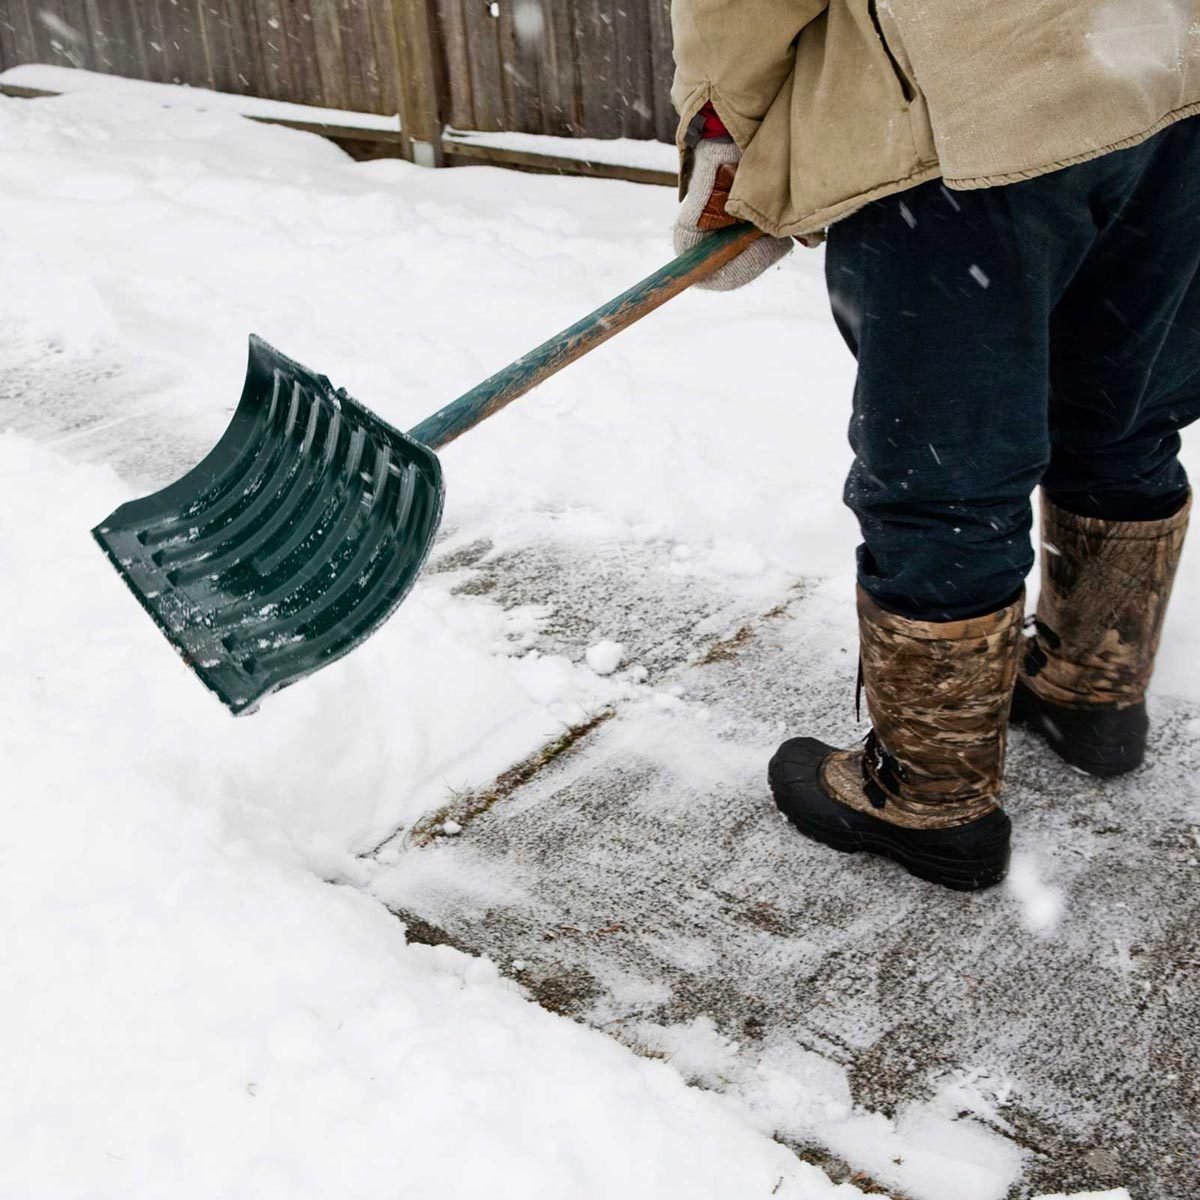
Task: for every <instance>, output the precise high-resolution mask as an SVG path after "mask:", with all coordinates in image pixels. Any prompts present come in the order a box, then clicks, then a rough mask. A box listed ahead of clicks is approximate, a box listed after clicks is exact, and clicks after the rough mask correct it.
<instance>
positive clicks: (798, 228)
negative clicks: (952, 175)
mask: <svg viewBox="0 0 1200 1200" xmlns="http://www.w3.org/2000/svg"><path fill="white" fill-rule="evenodd" d="M941 173H942V169H941V167H940V166H938V165H937V163H931V164H924V165H921V166H918V167H917V169H916V170H915V171H913V172H912V174H911V175H905V176H904V177H903V178H901V179H893V180H890V181H889V182H887V183H881V184H879V185H877V186H876V187H873V188H871V189H870V190H869V191H866V192H860V193H859V194H858V195H855V196H848V197H847V198H846V199H845V200H839V201H837V202H836V203H834V204H829V205H826V206H825V207H824V208H820V209H817V210H816V211H815V212H812V213H810V214H808V215H807V216H804V217H801V218H800V219H799V220H797V221H787V222H780V221H776V220H774V219H773V218H771V217H768V216H767V215H766V213H763V212H760V211H759V210H758V209H756V208H755V207H754V205H752V204H750V203H748V202H747V201H745V200H742V199H737V198H735V199H731V200H729V202H728V203H727V204H726V205H725V210H726V212H730V213H732V214H733V215H734V216H735V217H743V218H744V219H745V220H747V221H751V222H752V223H753V224H755V225H756V226H758V228H759V229H761V230H762V231H763V232H764V233H769V234H770V235H771V236H772V237H802V236H805V235H811V234H814V233H819V232H820V231H821V230H823V229H826V228H828V227H829V226H830V225H832V224H834V222H836V221H840V220H842V219H843V218H845V217H848V216H850V215H851V213H855V212H857V211H858V210H859V209H860V208H863V207H865V206H866V205H868V204H870V203H871V202H872V201H874V200H882V199H883V198H884V197H885V196H894V195H895V194H896V193H897V192H907V191H909V190H910V189H912V188H915V187H919V186H920V185H921V184H923V183H928V182H929V181H930V180H931V179H938V178H940V176H941Z"/></svg>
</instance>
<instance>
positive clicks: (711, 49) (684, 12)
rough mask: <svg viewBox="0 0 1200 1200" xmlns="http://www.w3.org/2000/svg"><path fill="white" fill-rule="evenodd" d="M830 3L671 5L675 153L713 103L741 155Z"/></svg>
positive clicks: (703, 1)
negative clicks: (803, 39) (807, 32)
mask: <svg viewBox="0 0 1200 1200" xmlns="http://www.w3.org/2000/svg"><path fill="white" fill-rule="evenodd" d="M828 6H829V0H672V3H671V27H672V32H673V34H674V38H675V82H674V86H673V87H672V88H671V99H672V100H673V101H674V102H675V107H676V109H678V111H679V118H680V120H679V132H678V134H677V136H676V141H677V142H678V144H679V147H680V149H684V148H686V147H687V146H689V145H693V144H694V143H695V141H696V140H697V138H698V136H699V131H698V130H697V131H696V134H695V136H689V132H690V130H691V126H692V124H693V122H694V120H695V118H696V116H697V114H698V113H699V112H700V110H701V109H702V108H703V107H704V106H705V104H708V103H710V102H711V104H712V106H713V108H715V109H716V111H717V114H718V115H719V116H720V118H721V120H722V121H723V122H724V123H725V127H726V128H727V129H728V130H729V133H730V136H731V137H732V138H733V140H734V141H735V142H737V144H738V145H739V146H741V148H742V149H743V150H744V149H745V148H746V146H747V145H748V144H749V142H750V139H751V138H752V137H753V136H754V134H755V132H756V131H757V130H758V125H759V122H760V121H761V120H762V119H763V116H764V115H765V114H766V111H767V109H768V108H770V106H771V101H772V100H774V99H775V97H776V96H777V95H778V94H779V89H780V88H781V87H782V86H783V84H784V83H785V81H786V80H787V78H788V76H789V75H790V74H791V71H792V64H793V62H794V60H795V55H796V38H797V37H798V36H799V35H800V31H801V30H802V29H803V28H804V27H805V26H806V25H807V24H808V23H809V22H810V21H813V20H815V19H816V18H817V17H819V16H820V15H821V14H822V13H823V12H824V11H825V9H826V8H827V7H828Z"/></svg>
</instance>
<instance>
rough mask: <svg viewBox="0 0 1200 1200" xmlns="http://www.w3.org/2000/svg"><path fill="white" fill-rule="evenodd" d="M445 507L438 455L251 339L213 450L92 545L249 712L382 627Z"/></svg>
mask: <svg viewBox="0 0 1200 1200" xmlns="http://www.w3.org/2000/svg"><path fill="white" fill-rule="evenodd" d="M442 499H443V485H442V471H441V466H440V464H439V463H438V459H437V455H435V454H434V453H433V451H432V450H430V449H429V448H428V447H427V446H425V445H423V444H422V443H421V442H418V441H415V440H414V439H413V438H411V437H409V436H408V435H407V434H404V433H401V432H400V431H399V430H398V429H394V428H392V426H390V425H388V424H387V423H386V422H384V421H381V420H380V419H379V418H378V417H377V416H375V415H374V413H372V412H371V411H370V410H368V409H366V408H364V407H363V406H362V405H361V404H359V403H358V402H357V401H355V400H353V399H351V398H350V397H349V396H348V395H347V394H346V393H345V392H344V391H335V390H334V389H333V387H332V386H331V384H330V382H329V380H328V379H326V378H325V377H324V376H323V375H317V374H315V373H314V372H312V371H310V370H308V369H307V368H306V367H303V366H301V365H300V364H299V363H296V362H293V361H292V360H291V359H289V358H286V357H285V356H284V355H282V354H280V353H279V352H278V351H277V350H275V349H273V348H272V347H271V346H269V345H267V343H266V342H264V341H262V340H261V339H260V338H257V337H251V339H250V360H249V365H248V367H247V370H246V383H245V386H244V388H243V391H242V398H241V402H240V403H239V404H238V407H237V410H236V412H235V413H234V415H233V419H232V421H231V422H230V425H229V428H228V429H227V430H226V431H225V434H224V436H223V437H222V438H221V440H220V442H218V443H217V445H216V447H215V448H214V449H213V450H212V452H211V453H210V454H209V455H208V456H207V457H206V458H205V459H204V460H203V462H201V463H200V464H199V465H198V466H197V467H196V468H195V469H193V470H192V471H190V472H188V474H187V475H185V476H183V478H182V479H179V480H177V481H176V482H175V483H173V484H171V485H170V487H167V488H164V489H163V490H162V491H160V492H155V493H154V494H153V495H151V496H145V497H143V498H142V499H140V500H134V501H131V502H130V503H129V504H123V505H122V506H121V507H120V508H118V509H117V510H116V511H115V512H114V513H113V514H112V515H111V516H109V517H108V518H107V519H106V520H104V521H102V522H101V523H100V524H99V525H97V526H96V528H95V529H93V530H92V534H93V536H94V537H95V539H96V541H97V542H99V543H100V546H101V547H102V548H103V550H104V551H105V553H106V554H107V555H108V557H109V558H110V559H111V560H112V563H113V565H114V566H115V567H116V568H117V570H118V572H120V574H121V577H122V578H123V579H124V580H125V582H126V583H127V584H128V585H129V588H130V589H131V590H132V592H133V594H134V595H135V596H136V597H137V598H138V600H139V601H140V602H141V604H142V606H143V607H144V608H145V609H146V611H147V612H148V613H149V614H150V616H151V617H153V618H154V620H155V622H156V623H157V624H158V627H159V628H160V629H161V630H162V631H163V633H164V634H166V636H167V637H168V638H169V639H170V641H171V642H172V644H173V645H174V646H175V648H176V649H177V650H178V651H179V653H180V654H181V655H182V656H183V660H184V662H186V663H187V664H188V666H189V667H191V669H192V670H193V671H195V673H196V674H197V675H198V676H199V677H200V679H201V680H202V681H203V683H204V684H205V685H206V686H207V687H209V688H210V689H211V690H212V691H213V692H215V693H216V694H217V696H218V697H219V698H220V699H221V701H222V702H223V703H224V704H226V705H227V706H228V707H229V709H230V710H231V711H232V712H234V713H244V712H252V711H253V710H254V708H255V706H256V705H257V703H258V701H259V700H261V699H262V697H264V696H266V695H269V694H270V693H271V692H274V691H277V690H278V689H279V688H282V687H286V686H287V685H288V684H289V683H294V682H295V681H296V680H297V679H301V678H303V677H304V676H305V675H308V674H311V673H312V672H313V671H316V670H318V669H319V668H321V667H323V666H327V665H328V664H329V663H331V662H333V661H334V660H335V659H338V658H341V657H342V655H344V654H348V653H349V652H350V651H351V650H353V649H354V647H355V646H357V645H358V644H359V643H360V642H361V641H363V640H364V639H365V638H367V637H369V636H370V635H371V634H372V633H373V632H374V631H375V630H376V629H378V628H379V626H380V625H382V624H383V622H384V621H386V620H387V618H388V617H389V616H390V615H391V614H392V612H393V611H394V610H395V609H396V607H397V605H399V604H400V602H401V601H402V600H403V599H404V597H405V596H406V595H407V593H408V591H409V589H410V588H411V587H412V585H413V582H414V580H415V579H416V577H417V576H418V575H419V574H420V571H421V567H422V566H423V565H424V562H425V559H426V557H427V556H428V554H429V549H430V547H431V545H432V544H433V539H434V536H435V535H436V533H437V527H438V522H439V520H440V519H441V514H442Z"/></svg>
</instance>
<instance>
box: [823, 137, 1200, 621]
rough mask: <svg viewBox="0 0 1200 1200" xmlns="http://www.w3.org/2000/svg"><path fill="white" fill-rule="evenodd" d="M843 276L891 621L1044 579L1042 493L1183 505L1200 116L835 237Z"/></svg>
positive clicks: (1194, 315)
mask: <svg viewBox="0 0 1200 1200" xmlns="http://www.w3.org/2000/svg"><path fill="white" fill-rule="evenodd" d="M826 272H827V279H828V284H829V294H830V300H831V303H832V306H833V311H834V316H835V319H836V320H837V323H838V327H839V328H840V330H841V332H842V335H843V336H844V337H845V339H846V341H847V343H848V344H849V346H850V349H851V350H852V351H853V353H854V354H855V356H856V357H857V359H858V382H857V385H856V388H855V394H854V415H853V420H852V422H851V427H850V442H851V445H852V446H853V448H854V452H855V461H854V466H853V468H852V470H851V472H850V478H849V480H848V481H847V484H846V497H845V498H846V503H847V504H848V505H849V506H850V508H851V509H853V510H854V512H855V514H856V515H857V517H858V519H859V523H860V526H861V528H862V537H863V544H862V545H861V546H860V547H859V554H858V568H859V581H860V582H861V584H862V586H863V587H864V588H865V589H866V591H867V592H868V593H870V595H871V596H872V597H874V599H875V600H876V601H877V602H878V603H879V604H880V605H882V606H883V607H884V608H887V609H891V610H892V611H895V612H898V613H900V614H901V615H903V616H908V617H913V618H917V619H924V620H957V619H960V618H963V617H968V616H977V615H980V614H982V613H985V612H991V611H993V610H995V609H997V608H1000V607H1002V606H1003V605H1005V604H1006V603H1008V602H1009V601H1010V600H1012V599H1013V598H1014V596H1015V595H1016V594H1017V592H1018V591H1019V590H1020V588H1021V586H1022V584H1023V582H1024V579H1025V576H1026V575H1027V574H1028V572H1029V569H1030V567H1031V566H1032V564H1033V549H1032V546H1031V544H1030V527H1031V523H1032V517H1031V509H1030V497H1031V495H1032V493H1033V491H1034V489H1035V488H1036V487H1037V486H1038V484H1042V485H1043V486H1044V488H1045V490H1046V493H1047V494H1048V495H1049V496H1050V497H1051V498H1052V499H1053V500H1054V502H1055V503H1056V504H1058V505H1059V506H1060V507H1062V508H1065V509H1067V510H1068V511H1070V512H1074V513H1079V514H1082V515H1085V516H1095V517H1101V518H1105V519H1111V520H1153V519H1156V518H1158V517H1162V516H1167V515H1169V514H1170V513H1171V512H1173V511H1175V509H1177V508H1178V507H1179V505H1180V504H1181V502H1182V500H1183V499H1184V497H1185V495H1186V492H1187V477H1186V475H1185V473H1184V470H1183V467H1182V465H1181V464H1180V462H1179V460H1178V457H1177V455H1178V452H1179V446H1180V437H1179V431H1180V430H1181V429H1182V428H1183V427H1184V426H1185V425H1187V424H1189V423H1190V422H1191V421H1193V420H1195V419H1196V418H1197V417H1198V416H1200V118H1196V117H1193V118H1191V119H1189V120H1186V121H1183V122H1180V123H1179V124H1177V125H1174V126H1172V127H1170V128H1169V129H1166V130H1164V131H1163V132H1162V133H1160V134H1158V135H1157V136H1155V137H1153V138H1151V139H1150V140H1149V141H1147V142H1145V143H1143V144H1142V145H1140V146H1137V147H1134V148H1133V149H1129V150H1121V151H1117V152H1115V153H1111V154H1107V155H1105V156H1104V157H1102V158H1099V159H1096V160H1094V161H1092V162H1088V163H1081V164H1079V165H1077V166H1073V167H1067V168H1065V169H1064V170H1061V171H1056V172H1054V173H1053V174H1050V175H1044V176H1041V177H1039V178H1037V179H1031V180H1027V181H1025V182H1022V183H1016V184H1010V185H1009V186H1007V187H998V188H986V189H982V190H979V191H971V192H952V191H949V190H948V189H946V188H944V187H943V186H942V185H941V184H940V183H939V182H933V183H928V184H924V185H923V186H921V187H918V188H914V189H912V190H911V191H907V192H903V193H901V194H899V195H896V196H891V197H889V198H887V199H884V200H880V201H877V202H875V203H873V204H870V205H868V206H867V207H866V208H864V209H862V210H861V211H860V212H858V213H856V214H855V215H854V216H852V217H849V218H848V219H847V220H845V221H841V222H839V223H838V224H836V225H834V226H833V228H832V229H831V230H830V232H829V243H828V249H827V259H826Z"/></svg>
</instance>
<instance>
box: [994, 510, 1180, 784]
mask: <svg viewBox="0 0 1200 1200" xmlns="http://www.w3.org/2000/svg"><path fill="white" fill-rule="evenodd" d="M1190 507H1191V500H1190V499H1189V500H1188V501H1186V502H1185V503H1184V505H1183V507H1182V508H1181V509H1180V510H1179V511H1178V512H1177V513H1176V514H1175V515H1174V516H1171V517H1167V518H1165V519H1163V520H1161V521H1101V520H1098V519H1096V518H1094V517H1078V516H1075V515H1074V514H1073V513H1069V512H1066V511H1065V510H1063V509H1061V508H1058V507H1057V506H1056V505H1054V504H1053V503H1052V502H1051V501H1050V500H1049V499H1047V498H1046V497H1045V496H1043V498H1042V545H1043V549H1044V553H1043V558H1042V592H1041V596H1040V597H1039V599H1038V607H1037V632H1036V633H1035V634H1034V636H1033V637H1032V638H1030V639H1029V640H1028V642H1027V643H1026V650H1025V653H1024V655H1023V659H1022V663H1021V671H1020V676H1019V678H1018V681H1017V686H1016V690H1015V691H1014V693H1013V711H1012V719H1013V720H1014V721H1020V722H1022V723H1024V724H1027V725H1029V726H1030V727H1031V728H1033V729H1034V730H1036V731H1037V732H1038V733H1040V734H1042V735H1043V736H1044V737H1045V738H1046V740H1047V741H1048V742H1049V743H1050V746H1051V748H1052V749H1053V750H1054V751H1056V752H1057V753H1058V754H1059V755H1060V756H1061V757H1062V758H1064V759H1066V761H1067V762H1069V763H1070V764H1071V765H1072V766H1075V767H1079V768H1080V770H1083V771H1087V772H1088V774H1090V775H1121V774H1123V773H1124V772H1126V771H1132V770H1133V769H1134V767H1137V766H1139V765H1140V764H1141V762H1142V759H1143V758H1144V757H1145V753H1146V733H1147V731H1148V729H1149V722H1148V720H1147V718H1146V688H1147V686H1148V685H1149V683H1150V675H1151V673H1152V672H1153V670H1154V656H1155V654H1156V652H1157V650H1158V639H1159V634H1160V633H1161V632H1162V624H1163V618H1164V617H1165V616H1166V612H1167V601H1168V599H1169V598H1170V595H1171V584H1172V582H1173V581H1174V579H1175V569H1176V567H1177V566H1178V565H1179V554H1180V551H1181V550H1182V549H1183V538H1184V534H1185V533H1186V532H1187V523H1188V510H1189V509H1190Z"/></svg>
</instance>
